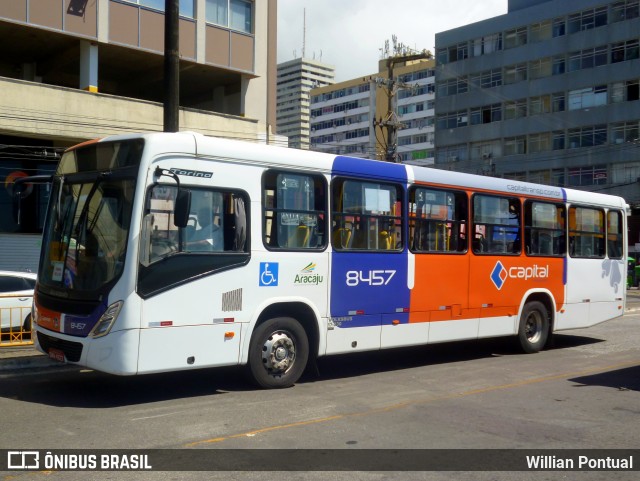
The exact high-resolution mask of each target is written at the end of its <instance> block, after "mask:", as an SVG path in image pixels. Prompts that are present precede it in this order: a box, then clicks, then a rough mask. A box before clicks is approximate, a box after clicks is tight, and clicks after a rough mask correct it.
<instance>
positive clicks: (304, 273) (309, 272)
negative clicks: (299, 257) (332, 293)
mask: <svg viewBox="0 0 640 481" xmlns="http://www.w3.org/2000/svg"><path fill="white" fill-rule="evenodd" d="M316 267H317V265H316V263H315V262H309V264H307V265H306V266H305V267H304V268H303V269H301V270H300V272H299V273H298V274H296V278H295V280H294V281H293V283H294V284H304V285H312V286H317V285H318V284H321V283H322V282H323V281H324V276H321V275H318V274H316V273H315V270H316Z"/></svg>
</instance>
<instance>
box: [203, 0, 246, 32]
mask: <svg viewBox="0 0 640 481" xmlns="http://www.w3.org/2000/svg"><path fill="white" fill-rule="evenodd" d="M206 19H207V22H209V23H214V24H216V25H221V26H223V27H229V28H231V29H233V30H238V31H240V32H245V33H252V32H253V3H252V2H248V1H245V0H207V4H206Z"/></svg>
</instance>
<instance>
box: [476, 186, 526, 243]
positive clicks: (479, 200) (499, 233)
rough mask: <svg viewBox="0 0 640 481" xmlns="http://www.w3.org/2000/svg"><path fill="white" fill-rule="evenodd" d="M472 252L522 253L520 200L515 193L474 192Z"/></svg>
mask: <svg viewBox="0 0 640 481" xmlns="http://www.w3.org/2000/svg"><path fill="white" fill-rule="evenodd" d="M473 224H474V226H473V229H474V230H473V242H472V246H473V252H474V253H475V254H520V252H521V249H522V247H521V237H520V226H521V212H520V200H518V199H517V198H515V197H497V196H488V195H478V194H476V195H474V196H473Z"/></svg>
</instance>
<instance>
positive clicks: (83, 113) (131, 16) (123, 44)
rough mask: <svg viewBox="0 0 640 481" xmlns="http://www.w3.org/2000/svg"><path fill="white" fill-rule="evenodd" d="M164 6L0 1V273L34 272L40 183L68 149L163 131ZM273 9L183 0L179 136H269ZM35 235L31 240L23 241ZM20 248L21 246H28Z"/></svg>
mask: <svg viewBox="0 0 640 481" xmlns="http://www.w3.org/2000/svg"><path fill="white" fill-rule="evenodd" d="M164 6H165V0H92V1H87V0H11V1H3V2H0V42H1V43H2V45H4V47H3V54H2V57H1V58H0V92H2V95H0V111H2V115H1V116H0V167H2V169H0V186H1V188H0V210H2V212H4V213H13V215H2V216H0V243H2V246H3V249H2V252H0V268H12V269H27V268H29V269H32V270H33V269H34V268H35V267H34V266H37V262H38V260H37V256H36V258H33V256H27V255H22V254H23V253H26V252H27V251H28V252H33V251H37V248H38V245H39V233H40V232H41V230H42V225H43V219H44V209H45V208H46V204H47V200H48V189H47V188H46V187H38V186H29V188H28V189H25V190H24V191H23V193H22V196H23V199H22V202H21V215H20V219H21V221H20V223H19V224H18V220H17V213H16V212H15V209H16V207H15V203H13V202H12V199H13V197H14V196H13V181H14V180H15V179H17V178H20V177H24V176H26V175H34V174H46V173H51V172H52V171H53V169H54V168H55V165H56V162H57V160H58V158H59V155H60V153H61V151H62V150H63V149H64V148H65V147H68V146H70V145H73V144H75V143H78V142H81V141H84V140H87V139H93V138H97V137H104V136H107V135H111V134H123V133H128V132H138V131H162V130H163V104H162V102H163V78H164V73H163V65H164ZM276 6H277V3H276V2H272V1H268V0H255V1H250V0H180V4H179V8H180V19H179V36H180V39H179V44H180V51H179V55H180V63H179V70H180V107H181V108H180V111H179V124H180V125H179V127H180V130H192V131H197V132H200V133H203V134H206V135H215V136H222V137H235V138H240V139H244V140H248V141H254V142H259V141H262V142H264V141H265V138H266V137H267V136H270V137H271V134H272V130H274V128H275V80H276ZM29 234H31V235H29ZM26 246H29V248H28V249H27V247H26Z"/></svg>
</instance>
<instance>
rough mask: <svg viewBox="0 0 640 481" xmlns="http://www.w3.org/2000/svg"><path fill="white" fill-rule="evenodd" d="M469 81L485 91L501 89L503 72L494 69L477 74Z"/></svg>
mask: <svg viewBox="0 0 640 481" xmlns="http://www.w3.org/2000/svg"><path fill="white" fill-rule="evenodd" d="M469 81H470V82H471V83H472V84H473V85H475V86H476V87H480V88H483V89H488V88H492V87H499V86H500V85H502V70H501V69H493V70H485V71H484V72H480V73H475V74H472V75H471V76H470V78H469Z"/></svg>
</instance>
